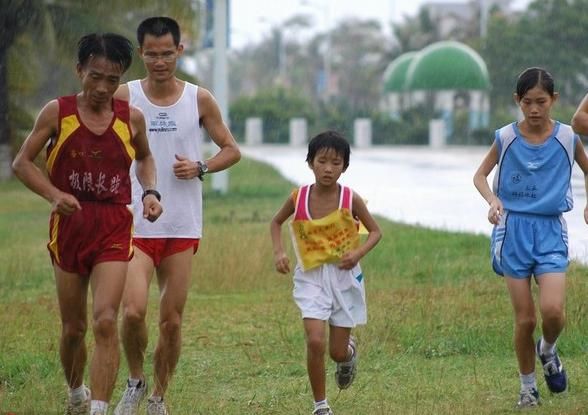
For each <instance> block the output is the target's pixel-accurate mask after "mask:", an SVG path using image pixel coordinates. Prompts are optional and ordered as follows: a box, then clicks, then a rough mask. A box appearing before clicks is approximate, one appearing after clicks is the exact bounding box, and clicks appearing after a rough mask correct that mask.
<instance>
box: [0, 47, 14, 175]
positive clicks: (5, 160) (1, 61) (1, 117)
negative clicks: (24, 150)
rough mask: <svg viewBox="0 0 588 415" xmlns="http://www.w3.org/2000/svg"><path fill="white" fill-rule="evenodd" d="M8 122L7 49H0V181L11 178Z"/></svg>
mask: <svg viewBox="0 0 588 415" xmlns="http://www.w3.org/2000/svg"><path fill="white" fill-rule="evenodd" d="M10 141H11V140H10V122H9V120H8V48H0V181H4V180H8V179H9V178H10V177H11V176H12V169H11V167H10V164H11V163H12V151H11V146H10Z"/></svg>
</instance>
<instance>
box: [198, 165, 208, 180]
mask: <svg viewBox="0 0 588 415" xmlns="http://www.w3.org/2000/svg"><path fill="white" fill-rule="evenodd" d="M196 163H198V178H199V179H200V180H203V179H204V175H205V174H207V173H208V164H207V163H206V161H204V160H199V161H197V162H196Z"/></svg>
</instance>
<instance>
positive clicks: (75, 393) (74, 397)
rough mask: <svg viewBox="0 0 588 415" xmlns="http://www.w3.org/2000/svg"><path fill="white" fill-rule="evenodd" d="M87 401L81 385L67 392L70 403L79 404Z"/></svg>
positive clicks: (83, 387)
mask: <svg viewBox="0 0 588 415" xmlns="http://www.w3.org/2000/svg"><path fill="white" fill-rule="evenodd" d="M86 399H88V395H87V394H86V386H85V385H84V384H83V383H82V384H81V385H80V386H78V387H77V388H75V389H70V390H69V400H70V401H72V402H81V401H84V400H86Z"/></svg>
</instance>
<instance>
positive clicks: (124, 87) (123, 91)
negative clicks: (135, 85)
mask: <svg viewBox="0 0 588 415" xmlns="http://www.w3.org/2000/svg"><path fill="white" fill-rule="evenodd" d="M113 98H116V99H121V100H123V101H129V100H130V98H131V96H130V93H129V85H128V84H120V85H119V86H118V89H117V90H116V92H115V93H114V97H113Z"/></svg>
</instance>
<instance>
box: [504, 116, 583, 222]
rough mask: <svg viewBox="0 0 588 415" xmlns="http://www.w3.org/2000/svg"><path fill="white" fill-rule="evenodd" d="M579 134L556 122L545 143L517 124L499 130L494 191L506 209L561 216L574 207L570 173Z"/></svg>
mask: <svg viewBox="0 0 588 415" xmlns="http://www.w3.org/2000/svg"><path fill="white" fill-rule="evenodd" d="M578 139H579V137H578V136H577V135H576V134H575V133H574V131H573V130H572V128H571V127H570V126H569V125H566V124H561V123H560V122H558V121H556V123H555V126H554V128H553V132H552V134H551V136H550V137H549V138H548V139H547V140H546V141H545V142H544V143H542V144H540V145H534V144H531V143H529V142H528V141H527V140H526V139H525V138H524V137H523V135H522V134H521V132H520V131H519V128H518V126H517V123H512V124H509V125H506V126H504V127H502V128H501V129H499V130H496V137H495V142H496V145H497V147H498V154H499V157H498V171H497V172H496V174H495V176H494V183H493V189H492V190H493V191H494V194H495V195H496V196H498V198H499V199H500V200H501V201H502V204H503V206H504V208H505V209H506V210H509V211H513V212H521V213H532V214H537V215H559V214H561V213H562V212H567V211H569V210H571V209H572V207H573V205H574V203H573V199H572V187H571V175H572V166H573V165H574V151H575V148H576V143H577V140H578Z"/></svg>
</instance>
